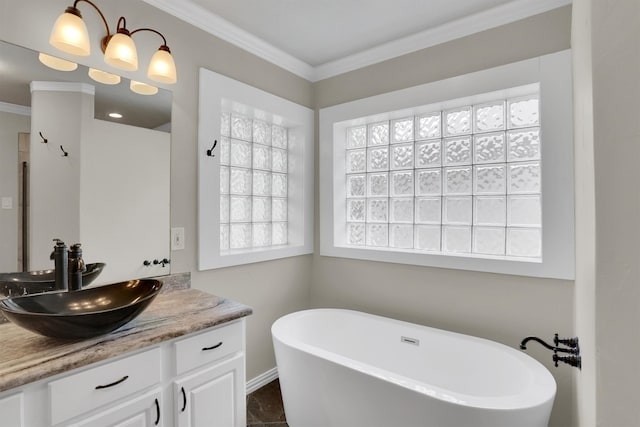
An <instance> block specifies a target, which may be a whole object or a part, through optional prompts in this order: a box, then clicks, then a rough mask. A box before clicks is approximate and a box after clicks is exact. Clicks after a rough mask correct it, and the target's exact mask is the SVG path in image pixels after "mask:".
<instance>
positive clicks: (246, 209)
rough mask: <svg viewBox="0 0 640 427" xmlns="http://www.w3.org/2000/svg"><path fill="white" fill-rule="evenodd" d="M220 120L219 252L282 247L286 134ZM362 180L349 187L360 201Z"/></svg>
mask: <svg viewBox="0 0 640 427" xmlns="http://www.w3.org/2000/svg"><path fill="white" fill-rule="evenodd" d="M220 120H221V122H220V123H221V133H222V135H223V137H222V138H221V148H220V250H221V252H222V253H224V252H228V251H230V250H247V249H251V248H267V247H271V246H276V245H285V244H287V243H288V237H287V234H288V233H287V227H288V224H287V206H288V203H287V193H288V191H287V164H288V149H287V147H288V141H287V139H288V138H287V135H288V132H287V129H286V128H284V127H282V126H276V125H273V124H271V123H268V122H266V121H263V120H257V119H252V118H250V117H245V116H242V115H239V114H235V113H222V115H221V119H220ZM365 179H366V176H365V175H362V176H361V177H360V181H361V182H360V183H358V182H356V181H354V183H353V191H354V192H360V194H361V196H364V195H365V189H366V182H365Z"/></svg>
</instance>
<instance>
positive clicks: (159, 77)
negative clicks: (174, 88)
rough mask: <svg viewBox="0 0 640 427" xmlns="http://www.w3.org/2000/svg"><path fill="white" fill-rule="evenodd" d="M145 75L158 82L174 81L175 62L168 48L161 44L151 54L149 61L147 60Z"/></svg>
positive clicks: (175, 78)
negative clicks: (147, 65) (147, 66)
mask: <svg viewBox="0 0 640 427" xmlns="http://www.w3.org/2000/svg"><path fill="white" fill-rule="evenodd" d="M147 77H149V78H150V79H151V80H153V81H156V82H160V83H169V84H172V83H175V82H176V80H177V77H176V64H175V62H174V60H173V56H171V52H170V51H169V49H168V48H165V47H164V46H163V47H161V48H160V49H158V50H157V51H156V53H154V54H153V56H152V57H151V62H149V69H148V70H147Z"/></svg>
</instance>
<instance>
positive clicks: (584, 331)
mask: <svg viewBox="0 0 640 427" xmlns="http://www.w3.org/2000/svg"><path fill="white" fill-rule="evenodd" d="M571 28H572V34H571V44H572V46H573V69H574V73H573V88H574V90H573V92H574V95H573V96H574V113H573V114H574V122H575V126H574V143H575V183H576V186H575V191H576V198H575V206H576V284H575V314H576V319H575V324H576V335H577V336H578V337H579V338H580V350H581V353H582V357H583V359H584V363H583V367H582V371H581V372H580V374H578V375H575V387H574V389H575V394H576V398H575V402H576V405H575V407H574V411H575V424H576V425H579V426H585V427H587V426H595V425H596V388H595V381H596V364H595V363H594V361H595V345H596V340H595V332H596V331H595V284H596V282H595V280H596V277H595V271H596V238H595V233H594V231H595V220H596V218H595V215H596V209H595V177H594V153H593V90H592V83H593V82H592V70H591V69H592V65H591V6H590V4H589V1H576V2H574V4H573V14H572V26H571Z"/></svg>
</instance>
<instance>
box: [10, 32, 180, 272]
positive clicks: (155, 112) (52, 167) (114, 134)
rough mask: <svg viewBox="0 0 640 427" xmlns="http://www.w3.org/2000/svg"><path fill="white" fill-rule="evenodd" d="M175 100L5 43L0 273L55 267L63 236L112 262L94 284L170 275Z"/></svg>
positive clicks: (89, 256) (93, 257) (89, 259)
mask: <svg viewBox="0 0 640 427" xmlns="http://www.w3.org/2000/svg"><path fill="white" fill-rule="evenodd" d="M105 67H107V66H106V65H105ZM107 71H110V70H107ZM32 82H35V83H33V84H32ZM171 102H172V97H171V92H169V91H167V90H163V89H160V90H159V91H158V93H157V94H155V95H151V96H144V95H139V94H137V93H134V92H132V91H131V90H130V89H129V80H127V79H124V78H122V81H121V82H120V83H119V84H117V85H105V84H101V83H98V82H95V81H93V80H92V79H91V78H90V77H89V76H88V68H87V67H85V66H82V65H79V66H78V68H77V69H76V70H74V71H67V72H65V71H56V70H53V69H51V68H48V67H46V66H45V65H44V64H42V63H41V62H40V61H39V60H38V52H34V51H32V50H29V49H25V48H22V47H19V46H15V45H12V44H9V43H6V42H2V41H0V202H1V205H0V235H1V236H2V239H0V272H13V271H23V270H25V269H24V265H25V264H26V270H44V269H50V268H53V262H52V261H51V260H50V259H49V255H50V253H51V250H52V248H53V242H52V239H54V238H60V239H62V240H64V241H65V242H66V243H67V245H71V244H73V243H77V242H80V243H82V249H83V255H84V259H85V262H86V263H93V262H104V263H106V267H105V269H104V271H103V272H102V274H101V275H100V276H99V277H98V278H97V279H96V281H95V283H98V284H100V283H111V282H114V281H120V280H129V279H134V278H140V277H151V276H157V275H163V274H168V273H169V272H170V269H169V264H167V263H163V262H162V261H163V260H169V258H170V249H169V243H170V242H169V227H170V222H169V209H170V206H169V186H170V139H171V135H170V129H171V123H170V122H171ZM112 112H117V113H120V114H121V115H122V118H111V117H109V113H112ZM45 141H46V142H45ZM64 153H67V155H65V154H64ZM23 188H26V192H25V191H23ZM23 198H24V201H23V200H22V199H23ZM145 261H148V263H147V264H149V265H145ZM154 261H156V263H154Z"/></svg>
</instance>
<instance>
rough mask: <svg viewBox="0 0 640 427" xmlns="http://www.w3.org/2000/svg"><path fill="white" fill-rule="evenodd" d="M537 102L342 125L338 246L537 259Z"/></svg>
mask: <svg viewBox="0 0 640 427" xmlns="http://www.w3.org/2000/svg"><path fill="white" fill-rule="evenodd" d="M485 99H486V98H485ZM538 104H539V96H538V94H531V95H529V96H519V97H515V98H507V99H495V100H491V101H488V102H482V103H478V104H476V105H462V106H459V107H457V108H449V109H445V110H441V111H429V112H428V113H422V114H417V115H415V116H413V117H402V118H400V119H393V120H389V121H384V122H380V121H379V116H378V117H376V118H375V119H374V121H372V122H370V123H366V124H359V125H357V126H353V127H350V128H347V131H346V146H345V148H346V159H345V162H346V177H345V178H346V179H345V195H346V201H345V207H346V226H347V227H346V236H345V237H346V239H345V241H346V244H347V245H348V246H359V247H365V248H366V247H371V248H376V249H379V248H381V247H388V248H395V249H400V250H406V251H416V252H429V253H440V254H474V255H476V256H481V257H482V256H487V257H516V258H536V259H540V258H541V256H542V253H541V248H542V242H541V236H542V231H541V230H542V197H541V191H542V187H541V183H542V181H541V171H542V168H541V156H540V153H541V147H542V141H541V138H540V135H541V133H540V118H539V105H538ZM363 121H364V122H366V118H365V119H364V120H363ZM232 148H233V147H232ZM232 157H233V151H232ZM232 194H233V193H232Z"/></svg>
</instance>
